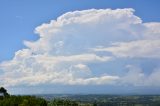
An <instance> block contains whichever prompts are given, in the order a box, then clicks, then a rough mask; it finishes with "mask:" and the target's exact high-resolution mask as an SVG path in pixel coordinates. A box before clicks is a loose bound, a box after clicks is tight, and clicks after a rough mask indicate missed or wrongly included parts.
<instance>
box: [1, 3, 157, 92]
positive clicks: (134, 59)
mask: <svg viewBox="0 0 160 106" xmlns="http://www.w3.org/2000/svg"><path fill="white" fill-rule="evenodd" d="M159 10H160V1H159V0H152V1H151V0H150V1H149V0H148V1H146V0H132V1H129V0H119V1H117V0H101V1H99V0H77V1H75V0H70V1H65V0H58V1H56V0H41V1H40V0H34V1H33V0H14V1H13V0H12V1H9V0H1V1H0V13H1V16H0V35H1V36H0V37H1V39H0V81H1V82H0V86H4V87H6V88H7V89H8V91H9V92H11V93H12V94H40V93H41V94H42V93H74V94H79V93H87V94H89V93H91V94H93V93H97V94H98V93H100V94H160V90H159V89H160V79H159V76H160V30H159V29H160V18H159V17H160V13H159Z"/></svg>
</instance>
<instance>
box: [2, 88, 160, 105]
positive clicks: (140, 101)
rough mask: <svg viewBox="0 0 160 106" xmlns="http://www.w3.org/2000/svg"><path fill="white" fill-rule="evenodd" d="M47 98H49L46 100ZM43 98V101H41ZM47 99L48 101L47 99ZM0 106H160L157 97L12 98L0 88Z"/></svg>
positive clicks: (60, 96) (67, 96)
mask: <svg viewBox="0 0 160 106" xmlns="http://www.w3.org/2000/svg"><path fill="white" fill-rule="evenodd" d="M48 97H49V98H48ZM43 98H45V99H43ZM47 98H48V99H47ZM0 106H160V96H159V95H138V96H137V95H134V96H133V95H132V96H122V95H65V96H63V95H59V97H58V96H55V97H54V96H51V95H48V96H47V95H44V96H42V95H41V96H40V95H39V96H38V95H37V96H13V95H9V94H8V93H7V90H6V89H5V88H3V87H1V88H0Z"/></svg>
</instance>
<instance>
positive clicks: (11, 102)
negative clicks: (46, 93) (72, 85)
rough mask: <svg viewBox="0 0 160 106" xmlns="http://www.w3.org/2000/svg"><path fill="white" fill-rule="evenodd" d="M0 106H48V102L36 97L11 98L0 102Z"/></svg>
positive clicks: (5, 98)
mask: <svg viewBox="0 0 160 106" xmlns="http://www.w3.org/2000/svg"><path fill="white" fill-rule="evenodd" d="M0 106H47V102H46V101H45V100H44V99H42V98H37V97H34V96H9V97H4V98H3V99H1V100H0Z"/></svg>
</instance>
